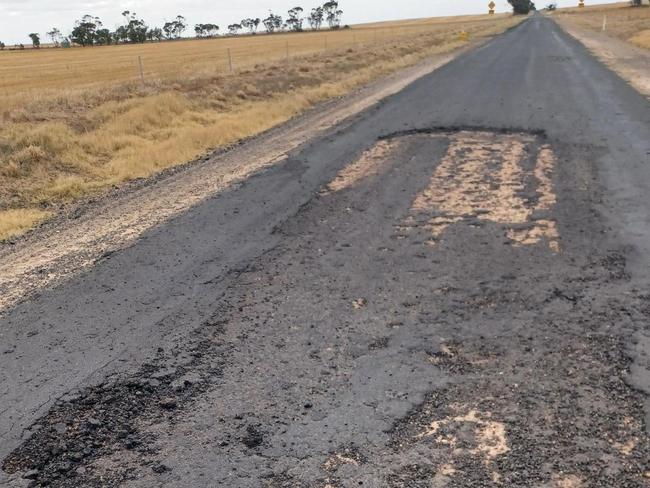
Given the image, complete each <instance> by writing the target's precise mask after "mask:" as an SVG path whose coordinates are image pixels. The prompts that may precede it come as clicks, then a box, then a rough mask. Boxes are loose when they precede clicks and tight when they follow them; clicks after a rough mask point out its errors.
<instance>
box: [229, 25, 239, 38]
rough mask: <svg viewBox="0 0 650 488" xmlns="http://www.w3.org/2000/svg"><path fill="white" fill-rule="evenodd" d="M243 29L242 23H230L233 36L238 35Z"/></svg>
mask: <svg viewBox="0 0 650 488" xmlns="http://www.w3.org/2000/svg"><path fill="white" fill-rule="evenodd" d="M240 30H241V24H230V25H229V26H228V32H230V34H232V35H233V36H236V35H237V32H238V31H240Z"/></svg>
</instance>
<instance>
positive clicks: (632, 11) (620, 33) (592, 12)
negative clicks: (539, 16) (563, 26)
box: [554, 3, 650, 49]
mask: <svg viewBox="0 0 650 488" xmlns="http://www.w3.org/2000/svg"><path fill="white" fill-rule="evenodd" d="M554 15H555V16H558V17H560V18H561V19H562V20H566V21H568V22H570V23H572V24H574V25H576V26H578V27H582V28H583V29H588V30H594V31H602V28H603V18H604V17H605V16H606V17H607V24H606V31H605V32H606V33H607V34H608V35H610V36H613V37H616V38H618V39H621V40H623V41H626V42H630V43H632V44H636V45H637V46H639V47H643V48H646V49H650V7H649V6H641V7H630V5H629V3H611V4H604V5H594V6H589V7H585V8H565V9H558V10H557V11H556V12H555V13H554Z"/></svg>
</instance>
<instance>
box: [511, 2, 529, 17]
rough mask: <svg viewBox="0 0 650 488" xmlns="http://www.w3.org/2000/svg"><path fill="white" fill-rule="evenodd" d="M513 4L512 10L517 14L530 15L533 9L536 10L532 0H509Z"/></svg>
mask: <svg viewBox="0 0 650 488" xmlns="http://www.w3.org/2000/svg"><path fill="white" fill-rule="evenodd" d="M508 3H509V4H510V5H512V11H513V12H514V13H515V15H528V14H529V13H530V11H531V10H535V4H534V3H533V2H532V1H531V0H508Z"/></svg>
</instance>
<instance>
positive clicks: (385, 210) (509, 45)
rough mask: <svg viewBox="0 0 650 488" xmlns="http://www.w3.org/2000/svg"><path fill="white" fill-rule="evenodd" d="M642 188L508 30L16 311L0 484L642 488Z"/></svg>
mask: <svg viewBox="0 0 650 488" xmlns="http://www.w3.org/2000/svg"><path fill="white" fill-rule="evenodd" d="M649 187H650V103H649V102H648V101H647V100H646V99H645V98H644V97H642V96H641V95H639V94H638V93H636V92H635V91H634V90H632V89H631V88H630V87H629V86H628V85H627V84H626V83H625V82H624V81H623V80H621V79H619V78H618V77H617V76H616V75H614V74H613V73H612V72H610V71H609V70H608V69H606V68H605V67H604V66H603V65H601V64H599V63H598V62H597V61H596V60H595V59H594V58H593V57H592V56H591V55H590V54H589V53H588V52H587V51H586V50H585V49H584V48H583V47H582V46H581V45H579V44H578V43H577V42H576V41H574V40H572V39H571V38H569V37H568V36H567V35H566V34H564V33H563V32H562V31H561V30H560V29H559V28H558V27H557V26H556V25H555V24H554V23H553V22H552V21H551V20H548V19H545V18H543V17H541V16H536V17H533V18H531V19H529V20H527V21H526V22H524V23H523V24H521V25H520V26H519V27H517V28H515V29H514V30H512V31H510V32H507V33H506V34H504V35H502V36H500V37H498V38H496V39H494V40H493V41H491V42H490V43H488V44H487V45H485V46H483V47H481V48H479V49H477V50H474V51H472V52H469V53H466V54H464V55H463V56H461V57H460V58H458V59H456V60H455V61H453V62H451V63H450V64H448V65H446V66H444V67H443V68H441V69H439V70H437V71H435V72H434V73H432V74H430V75H428V76H425V77H424V78H421V79H420V80H418V81H416V82H415V83H413V84H412V85H410V86H409V87H407V88H406V89H405V90H403V91H402V92H400V93H398V94H396V95H394V96H391V97H389V98H388V99H386V100H384V101H383V102H381V103H380V104H378V105H377V106H375V107H373V108H371V109H369V110H367V111H365V112H363V113H361V114H359V115H358V116H357V117H356V118H355V120H354V121H353V122H352V123H351V124H348V125H347V126H346V128H345V130H333V131H331V133H329V134H327V135H326V136H324V137H322V138H320V139H318V140H314V141H312V142H310V143H309V144H307V145H304V146H302V147H301V148H299V149H298V150H296V151H295V152H294V153H292V154H290V157H289V158H288V159H287V160H286V161H284V162H282V163H280V164H278V165H276V166H274V167H272V168H271V169H268V170H265V171H263V172H261V173H259V174H257V175H255V176H253V177H252V178H250V179H249V180H247V181H246V182H245V183H244V184H242V185H240V186H238V187H236V188H233V189H232V190H229V191H227V192H225V193H223V194H221V195H219V196H217V197H215V198H212V199H210V200H208V201H205V202H204V203H202V204H200V205H198V206H196V207H195V208H193V209H192V210H191V211H189V212H187V213H186V214H184V215H182V216H180V217H178V218H176V219H174V220H173V221H171V222H170V223H169V224H167V225H164V226H162V227H159V228H157V229H155V230H153V231H150V232H148V233H147V234H146V235H144V236H143V238H142V239H140V240H139V241H138V242H137V243H136V244H134V245H133V246H131V247H130V248H128V249H125V250H123V251H121V252H118V253H115V254H112V255H111V256H108V257H106V259H104V260H102V261H101V262H100V263H99V264H98V265H97V266H95V267H94V268H93V269H91V270H89V271H87V272H85V273H84V274H82V275H80V276H77V277H75V278H74V279H72V280H70V281H69V282H67V283H65V284H63V285H60V286H58V287H56V288H55V289H51V290H46V291H44V292H42V293H41V294H40V295H39V296H37V297H34V298H32V299H30V300H28V301H26V302H24V303H22V304H20V305H18V306H17V307H15V308H14V309H13V310H12V311H11V312H10V313H9V314H8V315H6V316H5V317H4V318H3V319H2V325H1V329H2V330H1V331H0V332H1V333H2V339H3V342H2V350H0V371H2V375H1V376H0V394H1V397H0V459H2V460H3V461H2V468H3V474H2V477H0V484H4V485H6V486H25V485H31V486H75V487H78V486H133V487H153V486H170V487H171V486H173V487H185V486H188V487H203V486H205V487H212V486H232V487H258V486H267V487H294V486H295V487H303V486H304V487H351V486H370V487H383V486H386V487H444V486H449V487H480V486H506V487H528V486H531V487H558V488H567V487H570V488H573V487H607V488H611V487H641V486H649V483H650V466H649V464H648V460H649V459H650V442H649V440H648V435H647V430H646V426H647V425H648V408H647V407H648V400H647V396H646V394H647V393H648V392H649V391H650V378H649V374H648V366H649V361H650V356H649V354H650V332H649V330H648V324H649V320H650V292H649V291H648V287H647V284H648V281H649V278H650V273H649V272H648V271H649V267H648V263H649V260H650V232H649V231H650V197H648V188H649Z"/></svg>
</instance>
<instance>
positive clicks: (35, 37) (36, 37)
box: [29, 32, 41, 49]
mask: <svg viewBox="0 0 650 488" xmlns="http://www.w3.org/2000/svg"><path fill="white" fill-rule="evenodd" d="M29 38H30V39H31V40H32V46H33V47H34V49H38V48H39V47H41V36H39V35H38V34H37V33H36V32H32V33H31V34H30V35H29Z"/></svg>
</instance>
